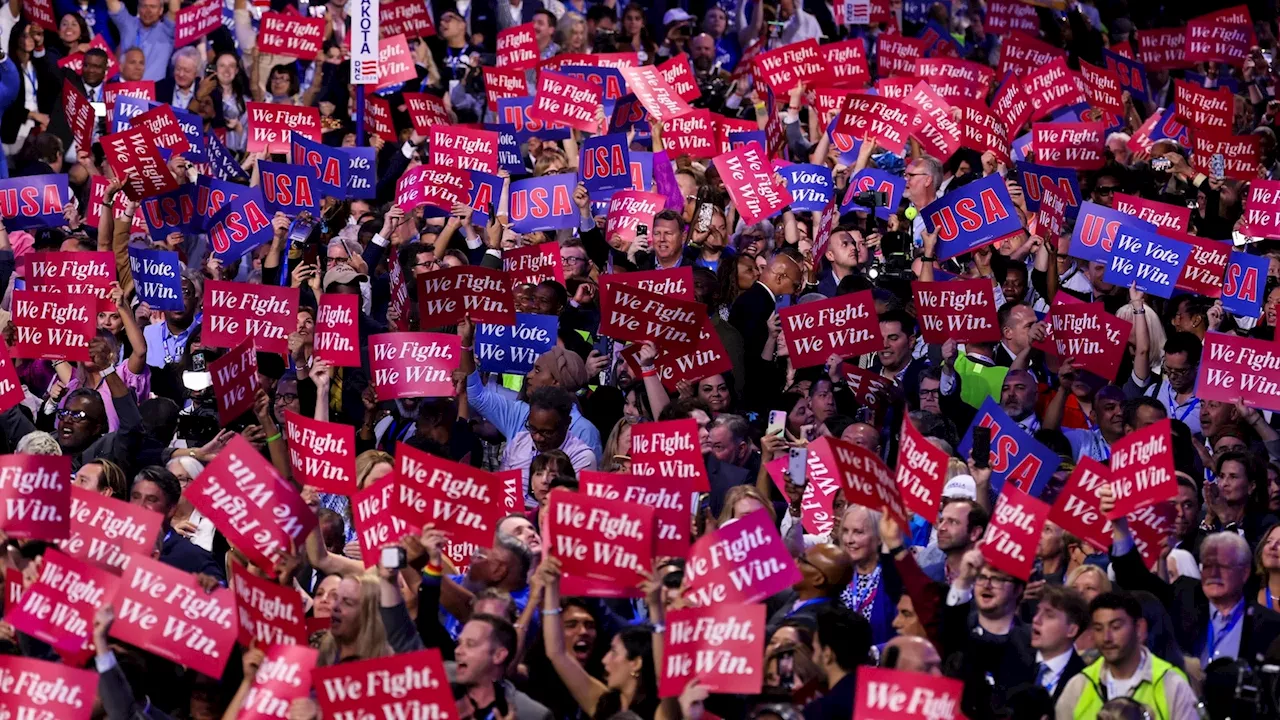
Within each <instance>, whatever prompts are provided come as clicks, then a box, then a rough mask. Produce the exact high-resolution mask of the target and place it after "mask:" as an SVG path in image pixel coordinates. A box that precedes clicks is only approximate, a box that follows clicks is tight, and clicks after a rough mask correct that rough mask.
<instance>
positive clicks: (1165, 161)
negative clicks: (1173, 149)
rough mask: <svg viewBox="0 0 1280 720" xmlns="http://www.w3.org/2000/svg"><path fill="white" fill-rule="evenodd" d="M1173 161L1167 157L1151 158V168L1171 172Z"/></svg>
mask: <svg viewBox="0 0 1280 720" xmlns="http://www.w3.org/2000/svg"><path fill="white" fill-rule="evenodd" d="M1172 167H1173V163H1172V162H1171V161H1170V160H1169V158H1167V157H1158V158H1151V169H1152V170H1155V171H1156V172H1169V169H1170V168H1172Z"/></svg>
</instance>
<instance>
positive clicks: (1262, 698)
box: [1198, 658, 1280, 720]
mask: <svg viewBox="0 0 1280 720" xmlns="http://www.w3.org/2000/svg"><path fill="white" fill-rule="evenodd" d="M1198 709H1199V710H1200V717H1201V718H1206V719H1207V718H1213V720H1227V718H1230V719H1231V720H1247V719H1249V718H1273V717H1276V715H1277V712H1280V665H1273V664H1270V663H1264V664H1261V665H1258V666H1256V667H1255V666H1254V665H1252V664H1250V663H1249V662H1248V661H1246V660H1243V659H1234V658H1219V659H1217V660H1215V661H1213V662H1211V663H1209V665H1208V666H1207V667H1206V668H1205V681H1204V690H1203V693H1202V704H1201V705H1200V706H1199V708H1198Z"/></svg>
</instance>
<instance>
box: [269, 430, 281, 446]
mask: <svg viewBox="0 0 1280 720" xmlns="http://www.w3.org/2000/svg"><path fill="white" fill-rule="evenodd" d="M282 437H284V436H283V435H281V434H280V433H278V432H277V433H276V434H275V435H272V436H271V437H269V438H267V444H268V445H270V444H271V443H273V442H275V441H277V440H279V439H280V438H282Z"/></svg>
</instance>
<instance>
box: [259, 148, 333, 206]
mask: <svg viewBox="0 0 1280 720" xmlns="http://www.w3.org/2000/svg"><path fill="white" fill-rule="evenodd" d="M258 177H260V178H261V179H262V182H261V183H260V186H261V188H262V196H263V198H264V199H265V200H266V206H265V207H266V209H267V212H268V213H269V214H271V215H275V214H276V213H278V212H282V213H284V214H285V215H288V216H289V217H297V216H298V215H300V214H301V213H302V212H303V211H308V212H310V213H311V216H312V217H315V218H319V217H320V193H319V190H320V178H319V177H318V176H317V175H316V169H315V168H313V167H311V166H310V165H291V164H289V163H276V162H267V161H265V160H259V161H258Z"/></svg>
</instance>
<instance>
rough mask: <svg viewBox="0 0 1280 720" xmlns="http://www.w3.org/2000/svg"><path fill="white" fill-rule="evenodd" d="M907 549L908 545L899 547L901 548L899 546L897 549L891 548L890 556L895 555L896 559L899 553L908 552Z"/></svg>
mask: <svg viewBox="0 0 1280 720" xmlns="http://www.w3.org/2000/svg"><path fill="white" fill-rule="evenodd" d="M906 549H907V546H906V545H899V546H897V547H891V548H889V554H890V555H893V556H895V557H896V556H897V554H898V553H900V552H902V551H903V550H906Z"/></svg>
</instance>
